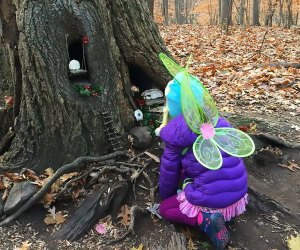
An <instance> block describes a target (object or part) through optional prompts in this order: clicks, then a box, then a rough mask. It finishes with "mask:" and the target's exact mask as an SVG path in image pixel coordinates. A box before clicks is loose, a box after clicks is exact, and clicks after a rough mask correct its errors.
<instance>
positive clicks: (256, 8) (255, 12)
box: [252, 0, 260, 26]
mask: <svg viewBox="0 0 300 250" xmlns="http://www.w3.org/2000/svg"><path fill="white" fill-rule="evenodd" d="M259 12H260V0H253V6H252V25H254V26H259V25H260V22H259Z"/></svg>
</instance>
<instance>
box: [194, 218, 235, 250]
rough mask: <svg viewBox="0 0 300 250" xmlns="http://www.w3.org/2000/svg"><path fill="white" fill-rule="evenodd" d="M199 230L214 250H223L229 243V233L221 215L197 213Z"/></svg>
mask: <svg viewBox="0 0 300 250" xmlns="http://www.w3.org/2000/svg"><path fill="white" fill-rule="evenodd" d="M197 221H198V225H199V227H200V229H201V230H202V231H203V232H205V233H206V234H207V235H208V236H209V238H210V239H211V240H212V242H213V245H214V247H215V248H216V249H218V250H221V249H224V248H225V247H226V246H227V244H228V242H229V236H230V235H229V232H228V231H227V228H226V226H225V221H224V217H223V215H222V214H221V213H204V212H202V213H199V214H198V217H197Z"/></svg>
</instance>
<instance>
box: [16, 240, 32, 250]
mask: <svg viewBox="0 0 300 250" xmlns="http://www.w3.org/2000/svg"><path fill="white" fill-rule="evenodd" d="M31 245H32V243H29V241H28V240H26V241H24V242H23V243H22V246H21V247H17V248H15V250H28V249H30V246H31Z"/></svg>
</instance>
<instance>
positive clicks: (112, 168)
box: [87, 166, 132, 188]
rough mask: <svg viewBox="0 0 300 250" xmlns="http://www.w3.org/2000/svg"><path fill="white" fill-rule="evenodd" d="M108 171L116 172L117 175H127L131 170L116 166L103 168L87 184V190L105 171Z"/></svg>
mask: <svg viewBox="0 0 300 250" xmlns="http://www.w3.org/2000/svg"><path fill="white" fill-rule="evenodd" d="M107 170H110V171H116V172H118V173H122V174H124V173H129V172H132V169H130V168H127V167H124V166H123V167H122V168H118V167H116V166H104V167H103V168H102V169H101V170H100V171H99V172H98V173H97V174H96V175H95V176H94V177H93V178H92V179H91V180H90V181H89V183H88V184H87V188H89V187H91V186H92V185H93V184H94V183H95V182H96V181H97V180H98V179H99V177H100V175H102V174H103V173H104V172H105V171H107Z"/></svg>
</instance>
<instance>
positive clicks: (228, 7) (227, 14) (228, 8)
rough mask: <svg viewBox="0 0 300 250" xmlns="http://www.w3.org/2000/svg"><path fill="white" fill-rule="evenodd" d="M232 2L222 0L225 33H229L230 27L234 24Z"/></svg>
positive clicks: (222, 23)
mask: <svg viewBox="0 0 300 250" xmlns="http://www.w3.org/2000/svg"><path fill="white" fill-rule="evenodd" d="M231 17H232V0H222V10H221V19H220V21H221V25H222V29H223V31H225V32H226V33H227V32H228V28H229V25H230V24H231V23H232V21H231Z"/></svg>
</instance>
